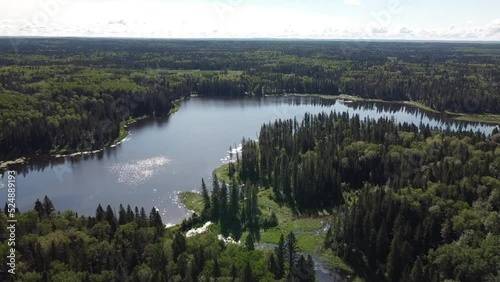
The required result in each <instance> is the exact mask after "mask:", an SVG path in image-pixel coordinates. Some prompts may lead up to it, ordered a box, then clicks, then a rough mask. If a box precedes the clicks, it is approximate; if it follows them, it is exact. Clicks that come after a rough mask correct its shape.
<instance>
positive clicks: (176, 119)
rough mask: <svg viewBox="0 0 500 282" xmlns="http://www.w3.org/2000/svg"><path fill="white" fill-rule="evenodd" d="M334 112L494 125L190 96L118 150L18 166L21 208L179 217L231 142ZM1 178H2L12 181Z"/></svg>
mask: <svg viewBox="0 0 500 282" xmlns="http://www.w3.org/2000/svg"><path fill="white" fill-rule="evenodd" d="M331 111H335V112H348V113H349V114H350V115H355V114H357V115H359V116H360V118H361V119H365V118H375V119H378V118H381V117H382V118H394V119H395V120H396V121H398V122H401V123H405V122H406V123H414V124H415V125H417V126H418V125H420V124H422V125H429V126H430V127H432V128H434V127H436V128H440V129H447V128H449V129H450V130H473V131H480V132H482V133H485V134H490V133H491V132H492V130H493V128H495V126H492V125H485V124H481V123H470V122H459V121H454V120H451V119H449V117H447V116H446V115H436V114H432V113H427V112H425V111H422V110H419V109H417V108H414V107H411V106H406V105H394V104H388V103H374V102H344V101H335V100H325V99H321V98H316V97H265V98H247V99H227V98H192V99H189V100H186V101H183V102H181V103H180V111H178V112H177V113H175V114H173V115H171V116H170V117H166V118H157V119H146V120H142V121H139V122H137V123H136V124H133V125H131V126H130V127H129V129H130V131H131V134H130V137H129V140H128V141H127V142H124V143H122V144H120V145H118V146H116V147H115V148H108V149H105V150H103V151H102V152H99V153H96V154H92V155H85V156H75V157H61V158H50V157H41V156H35V157H32V158H31V159H30V161H29V163H27V164H22V165H16V166H13V167H12V169H14V170H16V171H17V172H18V177H17V179H16V184H17V186H18V187H19V189H18V191H17V206H18V207H19V209H20V210H21V211H24V210H27V209H31V208H33V205H34V203H35V201H36V199H37V198H38V199H42V198H43V197H44V196H45V195H48V196H49V197H50V198H51V200H52V202H53V203H54V205H55V207H56V208H58V209H60V210H67V209H72V210H74V211H76V212H78V213H79V214H84V215H94V214H95V209H96V207H97V205H98V204H101V205H104V206H106V205H108V204H109V205H110V206H111V207H112V208H114V209H115V211H117V210H118V207H119V205H120V204H124V205H127V204H130V205H131V206H132V207H134V206H138V207H141V206H142V207H144V208H145V209H146V210H151V209H152V208H153V207H154V208H157V209H158V210H159V211H160V212H161V214H162V217H163V220H164V221H165V223H176V222H180V221H181V220H182V219H183V218H184V217H185V216H186V215H187V214H188V211H187V210H186V209H184V208H182V207H180V206H179V203H178V201H177V193H178V191H191V190H198V189H199V188H200V183H201V178H202V177H204V178H205V181H207V182H209V177H210V175H211V172H212V171H213V169H214V168H216V167H218V166H219V165H220V164H221V161H223V162H227V161H230V158H228V153H229V152H228V149H229V146H232V149H233V152H232V153H233V158H235V154H236V153H238V151H239V150H240V148H238V146H237V144H240V143H241V140H242V138H243V137H247V138H251V139H257V138H258V132H259V131H260V127H261V125H262V124H263V123H267V122H269V121H273V120H276V119H289V118H294V117H296V118H297V119H298V120H299V121H300V119H301V118H302V117H303V116H304V113H306V112H309V113H311V114H317V113H320V112H331ZM2 177H3V178H2V180H1V181H0V183H3V184H6V183H7V179H6V176H5V175H3V176H2ZM0 196H1V199H6V198H7V189H0ZM0 204H1V203H0Z"/></svg>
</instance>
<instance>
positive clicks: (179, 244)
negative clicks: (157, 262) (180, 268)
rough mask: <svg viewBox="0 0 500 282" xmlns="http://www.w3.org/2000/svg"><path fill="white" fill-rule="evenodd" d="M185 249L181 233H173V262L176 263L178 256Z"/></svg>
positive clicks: (184, 239)
mask: <svg viewBox="0 0 500 282" xmlns="http://www.w3.org/2000/svg"><path fill="white" fill-rule="evenodd" d="M186 249H187V246H186V237H184V235H183V234H182V233H181V232H177V233H175V236H174V240H173V241H172V252H173V259H174V262H177V260H178V258H179V256H180V255H181V254H182V253H184V252H185V251H186Z"/></svg>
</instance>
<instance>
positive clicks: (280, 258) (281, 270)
mask: <svg viewBox="0 0 500 282" xmlns="http://www.w3.org/2000/svg"><path fill="white" fill-rule="evenodd" d="M274 253H275V254H276V263H277V265H278V273H277V279H281V278H283V277H284V275H285V254H286V251H285V238H284V236H283V234H281V236H280V240H279V242H278V246H277V247H276V248H275V249H274Z"/></svg>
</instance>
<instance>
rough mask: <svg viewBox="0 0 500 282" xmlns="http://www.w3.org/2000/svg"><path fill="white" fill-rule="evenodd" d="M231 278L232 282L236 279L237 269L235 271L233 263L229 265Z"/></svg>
mask: <svg viewBox="0 0 500 282" xmlns="http://www.w3.org/2000/svg"><path fill="white" fill-rule="evenodd" d="M231 278H232V279H233V282H234V281H236V279H237V278H238V269H236V266H235V265H234V263H233V264H232V265H231Z"/></svg>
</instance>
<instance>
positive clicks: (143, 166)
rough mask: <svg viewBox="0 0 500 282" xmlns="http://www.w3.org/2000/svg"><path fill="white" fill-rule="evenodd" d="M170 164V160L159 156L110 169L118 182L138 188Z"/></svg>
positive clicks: (114, 165) (114, 166) (115, 165)
mask: <svg viewBox="0 0 500 282" xmlns="http://www.w3.org/2000/svg"><path fill="white" fill-rule="evenodd" d="M169 163H171V160H170V159H168V158H167V157H165V156H159V157H154V158H149V159H145V160H139V161H135V162H123V163H115V164H113V165H111V166H110V167H109V168H108V169H109V171H110V172H112V173H113V174H115V175H116V176H117V177H118V179H117V182H119V183H124V184H127V185H130V186H137V185H139V184H141V183H144V181H146V180H147V179H149V178H151V177H153V175H155V174H156V173H157V172H158V171H160V169H161V168H163V167H164V166H165V165H167V164H169Z"/></svg>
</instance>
